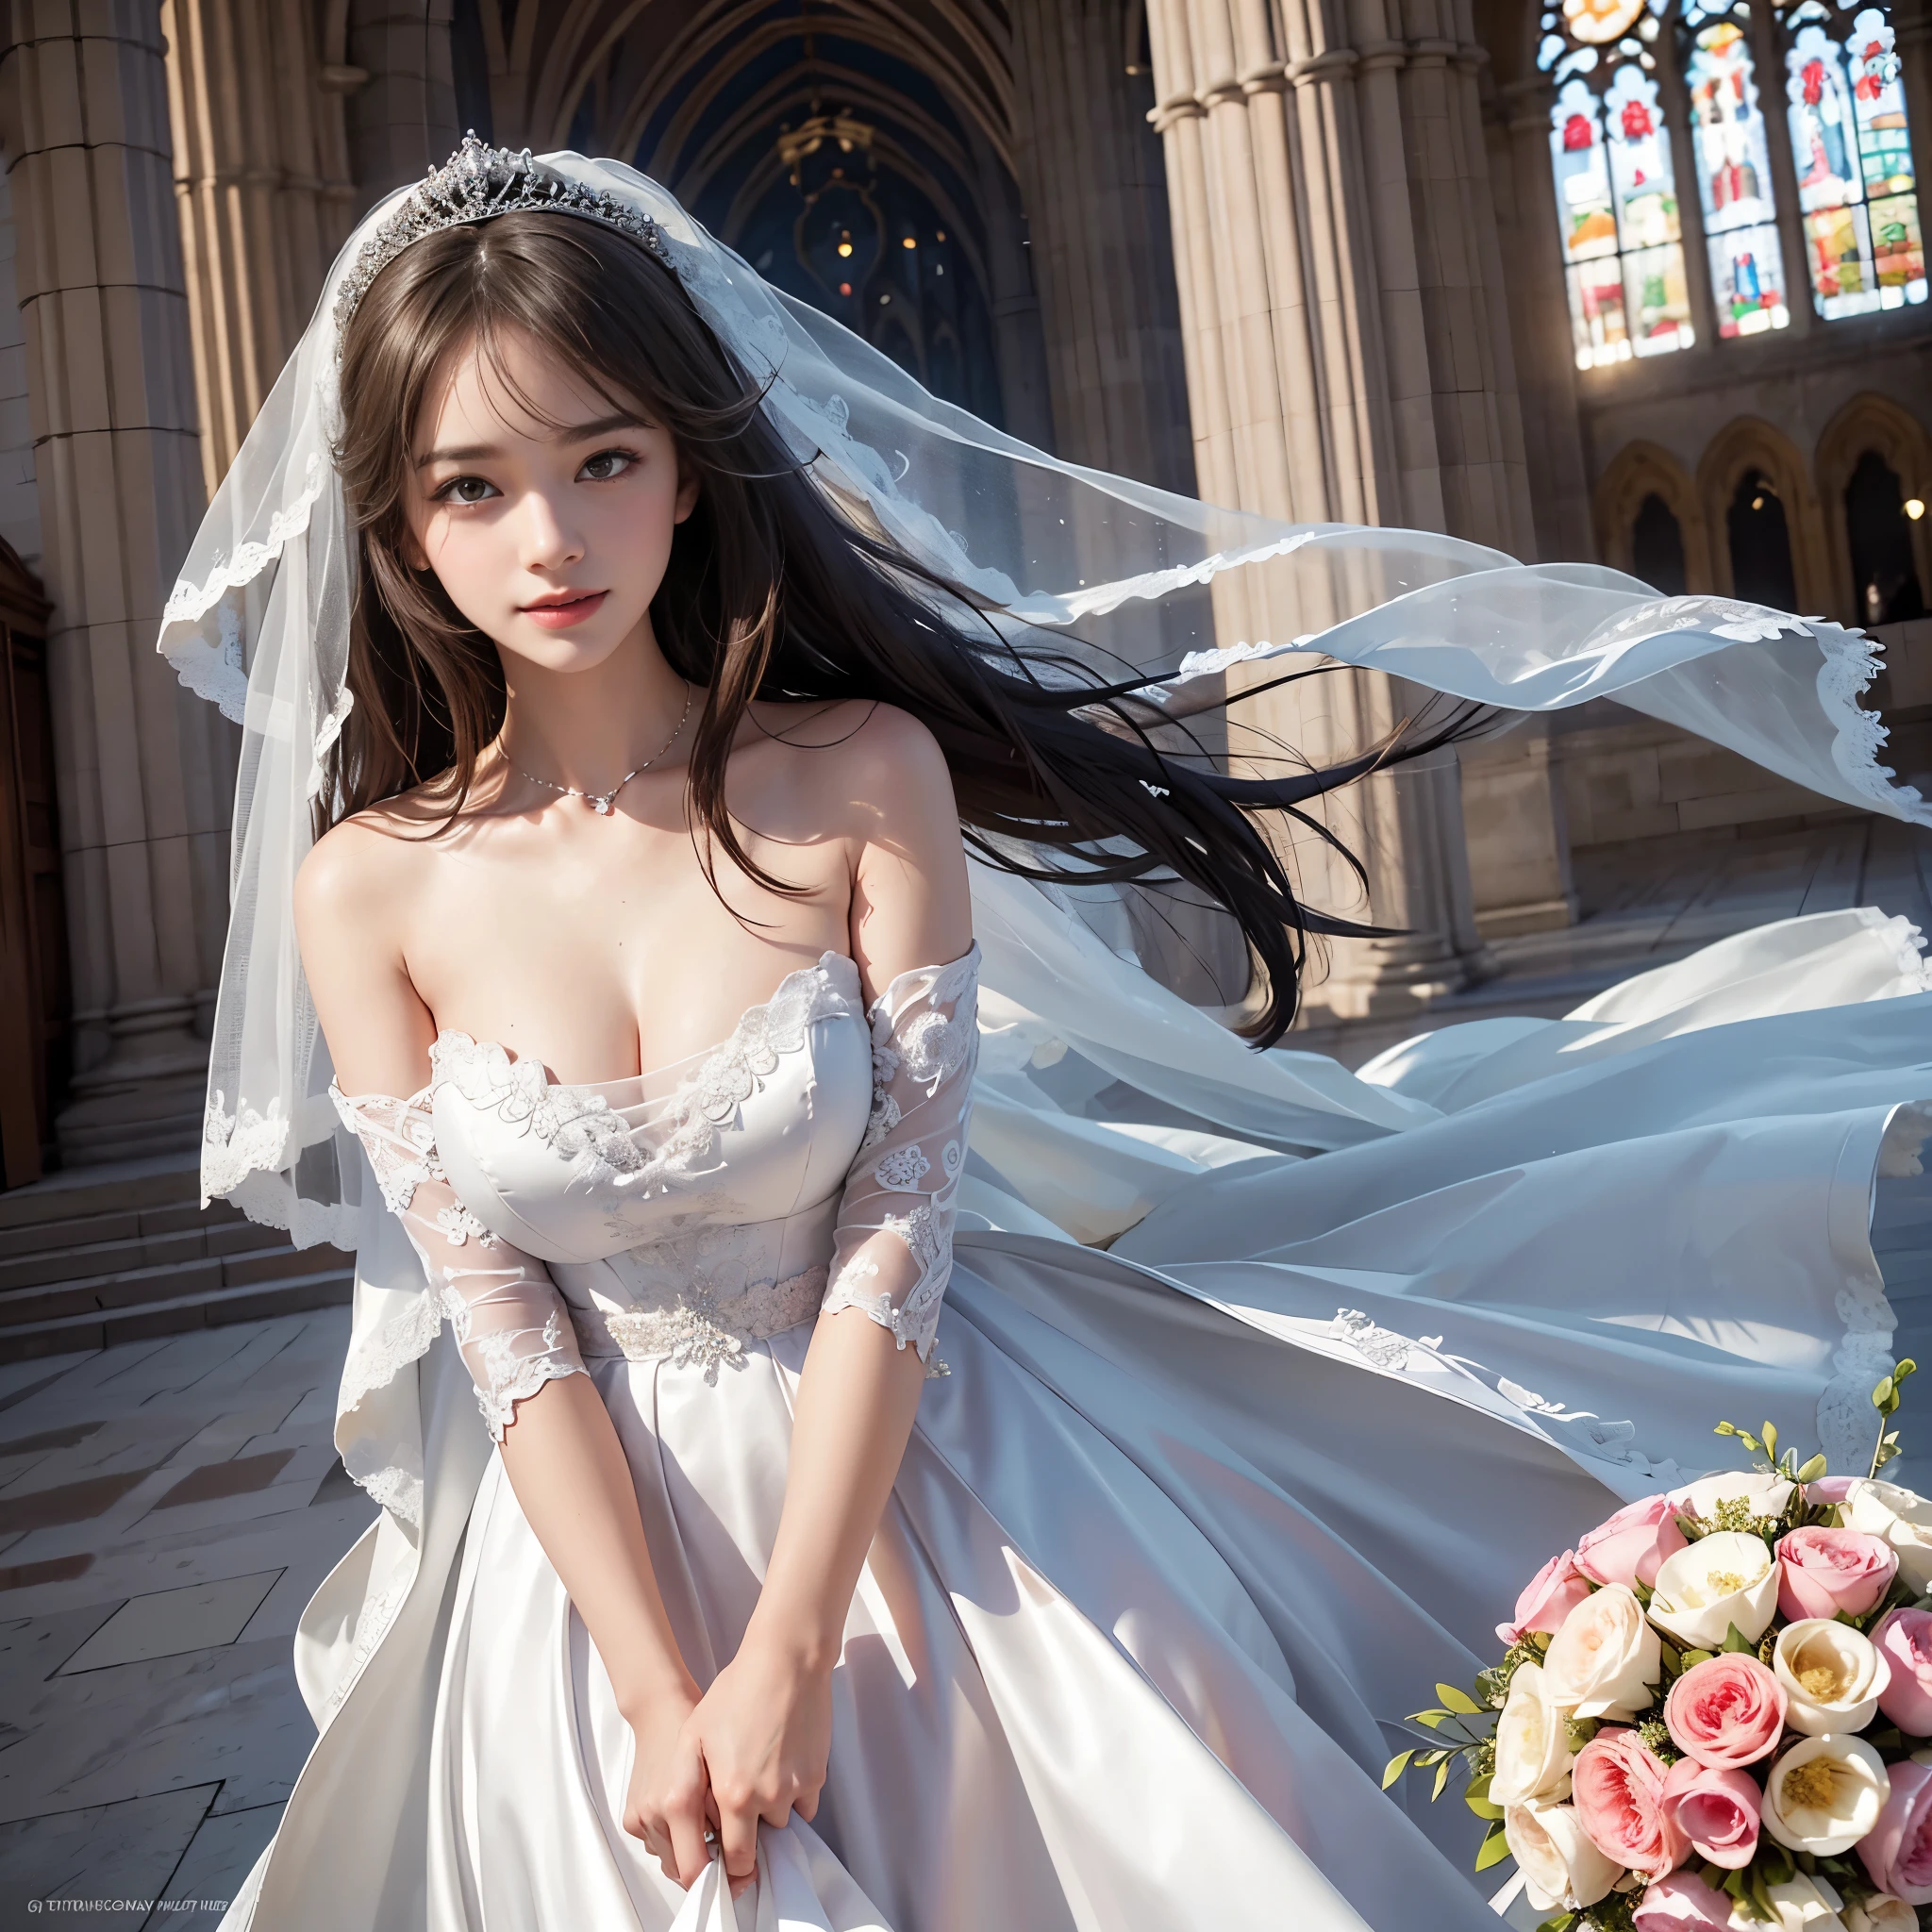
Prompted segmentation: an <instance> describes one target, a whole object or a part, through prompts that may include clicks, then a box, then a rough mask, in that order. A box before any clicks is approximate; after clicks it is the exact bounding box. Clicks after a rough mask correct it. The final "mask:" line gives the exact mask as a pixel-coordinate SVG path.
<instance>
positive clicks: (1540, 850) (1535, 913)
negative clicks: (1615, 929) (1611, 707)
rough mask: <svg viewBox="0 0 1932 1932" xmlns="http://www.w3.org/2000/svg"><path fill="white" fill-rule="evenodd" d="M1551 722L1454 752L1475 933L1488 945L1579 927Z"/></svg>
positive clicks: (1532, 721)
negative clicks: (1459, 773)
mask: <svg viewBox="0 0 1932 1932" xmlns="http://www.w3.org/2000/svg"><path fill="white" fill-rule="evenodd" d="M1560 743H1561V740H1560V739H1557V738H1555V737H1553V736H1552V734H1551V729H1550V720H1549V719H1548V718H1529V719H1526V720H1524V722H1523V723H1522V724H1518V725H1517V727H1516V728H1515V729H1514V730H1513V731H1511V732H1509V733H1508V734H1507V736H1505V737H1502V738H1494V739H1488V740H1485V741H1482V742H1480V743H1476V744H1465V745H1461V746H1458V747H1457V759H1458V761H1459V763H1460V764H1461V767H1462V812H1463V820H1464V823H1465V824H1466V825H1467V827H1468V832H1469V853H1470V872H1471V879H1472V884H1473V888H1474V896H1475V922H1476V929H1477V930H1478V931H1479V932H1480V933H1481V934H1482V936H1483V937H1484V939H1486V940H1497V939H1508V938H1511V937H1513V936H1515V935H1517V934H1519V933H1526V932H1547V931H1549V930H1551V929H1552V928H1553V927H1559V926H1565V925H1572V924H1574V923H1575V920H1576V881H1575V878H1574V875H1573V874H1572V871H1571V864H1570V824H1569V813H1568V810H1567V808H1566V807H1565V804H1564V799H1563V774H1562V767H1561V762H1560V759H1559V758H1558V756H1557V746H1558V745H1559V744H1560Z"/></svg>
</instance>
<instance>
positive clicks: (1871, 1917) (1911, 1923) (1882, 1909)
mask: <svg viewBox="0 0 1932 1932" xmlns="http://www.w3.org/2000/svg"><path fill="white" fill-rule="evenodd" d="M1839 1917H1840V1919H1841V1920H1843V1922H1844V1928H1845V1932H1919V1915H1918V1913H1917V1912H1915V1911H1914V1910H1913V1909H1912V1908H1911V1907H1910V1906H1908V1905H1907V1903H1906V1902H1905V1900H1904V1899H1902V1898H1893V1897H1892V1895H1891V1894H1890V1892H1889V1891H1874V1893H1873V1894H1872V1896H1871V1897H1870V1898H1861V1899H1854V1900H1853V1902H1852V1903H1851V1904H1850V1905H1848V1906H1846V1907H1845V1908H1844V1909H1843V1910H1842V1911H1841V1912H1840V1914H1839Z"/></svg>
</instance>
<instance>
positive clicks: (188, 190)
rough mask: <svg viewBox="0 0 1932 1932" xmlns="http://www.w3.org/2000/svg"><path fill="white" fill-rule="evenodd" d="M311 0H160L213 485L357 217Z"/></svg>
mask: <svg viewBox="0 0 1932 1932" xmlns="http://www.w3.org/2000/svg"><path fill="white" fill-rule="evenodd" d="M310 14H311V8H310V6H309V4H308V0H163V4H162V8H161V29H162V32H163V33H164V34H165V36H166V38H167V42H168V83H169V86H168V93H169V108H170V118H171V121H172V124H173V131H174V145H175V192H176V194H177V195H178V196H179V198H180V219H181V242H182V252H183V256H184V258H185V264H186V269H187V279H188V300H189V311H190V314H191V316H192V322H193V330H194V358H195V373H196V375H197V377H198V382H197V391H198V394H199V396H200V401H201V459H202V466H203V473H204V475H205V476H206V478H207V481H208V490H209V491H210V492H212V491H213V490H214V487H215V485H216V484H217V483H218V482H219V481H220V480H221V478H222V476H223V475H225V473H226V471H227V467H228V465H229V463H231V462H232V461H233V460H234V458H235V452H236V451H237V450H238V449H239V448H240V447H241V446H242V437H243V436H244V435H245V434H246V433H247V429H248V425H249V424H250V423H252V422H253V421H254V420H255V414H256V411H257V410H258V409H259V408H260V407H261V405H262V402H263V400H264V399H265V398H266V396H267V394H268V392H269V390H270V389H271V388H272V387H273V386H274V383H275V377H276V376H277V375H280V374H281V370H282V364H283V363H284V361H286V360H287V358H288V356H289V353H290V351H291V349H293V347H294V346H295V343H296V341H297V340H298V339H299V338H300V336H301V334H302V331H303V329H304V328H306V327H307V326H308V317H309V313H310V310H311V309H312V308H313V307H314V304H315V298H316V295H317V293H318V292H319V291H320V290H321V288H322V283H323V277H324V275H325V274H326V272H327V269H328V264H329V262H330V261H331V260H332V259H333V258H334V257H335V254H336V251H337V250H338V249H339V248H340V247H341V244H342V242H343V241H344V240H345V239H346V238H347V236H348V232H349V229H350V226H351V225H352V224H353V219H354V212H355V208H354V204H355V199H356V189H355V184H354V183H353V182H352V181H350V179H349V177H348V166H347V163H348V153H347V142H346V136H345V129H344V126H343V116H342V100H343V95H344V93H345V92H350V91H352V89H353V86H354V81H355V78H356V77H357V75H358V71H357V70H354V69H350V68H347V67H345V66H342V65H340V64H332V65H330V66H329V67H327V68H326V69H325V68H323V67H322V66H321V64H320V54H321V51H322V43H321V37H320V34H319V33H318V32H317V30H316V27H315V25H314V23H313V21H312V20H311V18H310Z"/></svg>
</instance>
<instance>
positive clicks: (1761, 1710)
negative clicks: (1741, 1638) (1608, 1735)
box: [1664, 1650, 1789, 1771]
mask: <svg viewBox="0 0 1932 1932" xmlns="http://www.w3.org/2000/svg"><path fill="white" fill-rule="evenodd" d="M1788 1702H1789V1700H1788V1699H1787V1698H1786V1696H1785V1687H1784V1686H1783V1685H1782V1684H1780V1683H1779V1682H1778V1680H1777V1679H1776V1677H1774V1675H1773V1674H1771V1672H1769V1671H1768V1670H1766V1669H1765V1667H1764V1666H1763V1665H1762V1664H1761V1663H1759V1662H1758V1661H1757V1658H1756V1657H1753V1656H1752V1655H1751V1653H1750V1652H1749V1651H1745V1650H1740V1651H1726V1652H1725V1653H1724V1655H1723V1656H1722V1657H1707V1658H1706V1659H1705V1661H1704V1662H1703V1663H1701V1664H1692V1665H1691V1668H1690V1669H1689V1670H1688V1671H1686V1672H1685V1673H1684V1674H1683V1675H1682V1676H1681V1677H1679V1678H1678V1679H1677V1681H1676V1682H1675V1683H1674V1684H1673V1685H1672V1686H1671V1694H1670V1695H1669V1696H1668V1697H1666V1698H1665V1699H1664V1724H1665V1725H1666V1726H1667V1727H1668V1728H1669V1730H1670V1734H1671V1742H1672V1743H1674V1745H1675V1746H1676V1747H1677V1749H1678V1750H1679V1751H1681V1752H1682V1753H1683V1754H1684V1755H1685V1757H1692V1758H1695V1759H1696V1761H1697V1762H1698V1763H1699V1764H1703V1765H1707V1766H1708V1767H1709V1768H1710V1769H1711V1770H1712V1771H1736V1770H1738V1769H1739V1768H1740V1766H1742V1765H1746V1764H1756V1763H1757V1760H1758V1759H1759V1758H1760V1757H1768V1756H1769V1755H1770V1753H1771V1751H1772V1749H1773V1748H1774V1746H1775V1745H1776V1743H1777V1740H1778V1739H1779V1737H1780V1736H1781V1735H1782V1734H1783V1731H1784V1727H1785V1711H1786V1708H1787V1706H1788Z"/></svg>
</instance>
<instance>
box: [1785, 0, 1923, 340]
mask: <svg viewBox="0 0 1932 1932" xmlns="http://www.w3.org/2000/svg"><path fill="white" fill-rule="evenodd" d="M1799 11H1800V13H1802V14H1804V15H1807V16H1810V17H1809V18H1807V20H1806V21H1805V24H1804V25H1800V26H1798V28H1797V31H1796V32H1795V33H1794V34H1793V35H1792V37H1791V44H1790V51H1789V53H1788V54H1787V56H1786V62H1785V64H1786V69H1787V73H1786V81H1785V92H1786V98H1787V100H1788V101H1789V103H1790V131H1791V153H1792V158H1793V160H1794V161H1795V163H1796V166H1797V172H1798V203H1799V207H1800V208H1801V209H1802V210H1803V220H1804V228H1805V253H1806V259H1807V266H1808V269H1809V272H1810V276H1811V295H1812V300H1813V302H1814V303H1815V304H1816V306H1817V308H1818V312H1819V314H1820V315H1822V316H1824V319H1825V320H1826V321H1828V322H1835V321H1837V320H1839V319H1840V317H1842V316H1847V315H1864V314H1869V313H1870V312H1871V311H1873V310H1874V309H1878V308H1903V307H1905V306H1906V305H1907V303H1919V302H1923V301H1924V300H1925V295H1926V288H1925V247H1924V237H1923V235H1922V233H1921V230H1920V224H1919V201H1918V195H1917V192H1916V185H1917V184H1916V183H1915V182H1914V180H1913V177H1912V158H1911V146H1910V136H1909V132H1908V129H1907V119H1906V104H1905V92H1904V89H1903V87H1902V85H1901V82H1900V75H1899V61H1898V53H1897V49H1896V46H1895V44H1894V42H1893V38H1892V30H1891V25H1890V22H1889V21H1888V20H1887V19H1886V17H1885V14H1884V13H1883V12H1882V11H1881V10H1880V9H1879V8H1875V7H1867V8H1862V9H1860V11H1859V12H1858V13H1857V14H1856V15H1854V17H1853V19H1852V21H1851V23H1850V25H1849V28H1847V29H1843V31H1844V32H1845V34H1846V39H1845V40H1844V41H1842V42H1841V41H1840V40H1839V39H1837V38H1835V37H1834V34H1833V33H1831V32H1827V31H1826V29H1825V27H1824V25H1822V24H1821V23H1820V21H1819V19H1818V18H1817V16H1818V15H1819V14H1821V13H1823V11H1824V9H1823V8H1815V7H1805V8H1800V9H1799Z"/></svg>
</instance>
